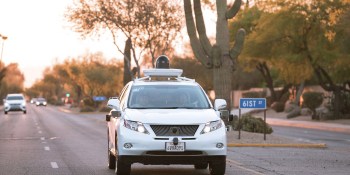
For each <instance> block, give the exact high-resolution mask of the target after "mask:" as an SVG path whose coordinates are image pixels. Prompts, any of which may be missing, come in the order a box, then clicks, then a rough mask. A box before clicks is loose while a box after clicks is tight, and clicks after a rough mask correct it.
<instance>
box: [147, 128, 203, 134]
mask: <svg viewBox="0 0 350 175" xmlns="http://www.w3.org/2000/svg"><path fill="white" fill-rule="evenodd" d="M150 126H151V128H152V130H153V132H154V133H155V134H156V136H194V134H195V133H196V131H197V129H198V127H199V125H150Z"/></svg>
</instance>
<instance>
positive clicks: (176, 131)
mask: <svg viewBox="0 0 350 175" xmlns="http://www.w3.org/2000/svg"><path fill="white" fill-rule="evenodd" d="M170 131H171V133H172V134H174V135H178V134H179V133H180V128H179V127H171V128H170Z"/></svg>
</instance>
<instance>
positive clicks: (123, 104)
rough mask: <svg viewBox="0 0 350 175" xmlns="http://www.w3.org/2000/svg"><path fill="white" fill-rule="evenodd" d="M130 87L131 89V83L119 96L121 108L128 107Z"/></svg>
mask: <svg viewBox="0 0 350 175" xmlns="http://www.w3.org/2000/svg"><path fill="white" fill-rule="evenodd" d="M129 89H130V84H127V85H126V86H125V88H124V89H123V90H122V93H121V95H120V97H119V100H120V107H121V109H124V108H125V107H126V104H125V101H126V99H127V98H128V97H127V95H126V94H128V91H129Z"/></svg>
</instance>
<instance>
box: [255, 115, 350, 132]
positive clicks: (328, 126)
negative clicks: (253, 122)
mask: <svg viewBox="0 0 350 175" xmlns="http://www.w3.org/2000/svg"><path fill="white" fill-rule="evenodd" d="M253 115H254V116H258V117H261V118H263V117H264V112H259V113H254V114H253ZM286 116H287V113H285V112H280V113H277V112H275V111H274V110H272V109H268V110H267V111H266V122H267V123H268V124H270V125H272V126H273V125H275V126H291V127H299V128H309V129H318V130H325V131H334V132H343V133H349V134H350V120H349V119H340V120H323V121H322V120H321V121H316V120H312V119H311V116H298V117H295V118H291V119H287V117H286Z"/></svg>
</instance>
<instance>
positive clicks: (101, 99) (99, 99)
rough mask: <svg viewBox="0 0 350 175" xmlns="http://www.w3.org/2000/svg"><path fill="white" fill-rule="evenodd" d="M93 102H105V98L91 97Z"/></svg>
mask: <svg viewBox="0 0 350 175" xmlns="http://www.w3.org/2000/svg"><path fill="white" fill-rule="evenodd" d="M92 99H93V100H94V101H105V100H106V99H107V98H106V97H105V96H93V97H92Z"/></svg>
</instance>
